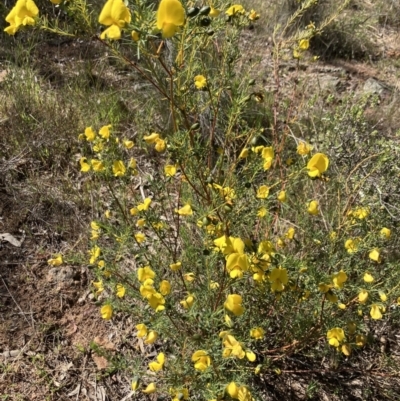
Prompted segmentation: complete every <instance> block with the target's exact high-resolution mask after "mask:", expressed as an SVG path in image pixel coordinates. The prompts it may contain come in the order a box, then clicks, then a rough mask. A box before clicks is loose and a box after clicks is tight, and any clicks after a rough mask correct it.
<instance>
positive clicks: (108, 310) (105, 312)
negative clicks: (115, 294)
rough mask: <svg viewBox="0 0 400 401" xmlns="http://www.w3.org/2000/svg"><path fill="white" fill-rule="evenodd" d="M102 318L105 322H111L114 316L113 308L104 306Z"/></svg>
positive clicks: (101, 311)
mask: <svg viewBox="0 0 400 401" xmlns="http://www.w3.org/2000/svg"><path fill="white" fill-rule="evenodd" d="M100 314H101V317H102V318H103V319H104V320H110V319H111V317H112V314H113V308H112V306H111V305H103V306H102V307H101V309H100Z"/></svg>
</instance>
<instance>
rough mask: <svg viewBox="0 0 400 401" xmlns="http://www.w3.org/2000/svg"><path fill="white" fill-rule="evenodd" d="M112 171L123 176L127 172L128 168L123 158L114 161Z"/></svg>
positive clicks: (117, 175)
mask: <svg viewBox="0 0 400 401" xmlns="http://www.w3.org/2000/svg"><path fill="white" fill-rule="evenodd" d="M112 171H113V174H114V176H115V177H122V176H123V175H125V173H126V168H125V165H124V162H123V161H122V160H117V161H115V162H114V163H113V166H112Z"/></svg>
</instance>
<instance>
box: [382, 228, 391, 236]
mask: <svg viewBox="0 0 400 401" xmlns="http://www.w3.org/2000/svg"><path fill="white" fill-rule="evenodd" d="M380 234H381V237H382V238H384V239H389V238H390V236H391V235H392V231H391V230H390V229H389V228H386V227H383V228H382V230H381V231H380Z"/></svg>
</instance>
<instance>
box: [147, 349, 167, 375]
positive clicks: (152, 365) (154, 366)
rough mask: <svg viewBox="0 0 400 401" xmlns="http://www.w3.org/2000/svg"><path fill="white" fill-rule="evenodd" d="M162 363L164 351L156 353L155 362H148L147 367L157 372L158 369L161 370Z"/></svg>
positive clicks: (163, 361)
mask: <svg viewBox="0 0 400 401" xmlns="http://www.w3.org/2000/svg"><path fill="white" fill-rule="evenodd" d="M164 363H165V355H164V353H162V352H160V353H159V354H158V355H157V362H156V361H153V362H150V363H149V368H150V370H151V371H153V372H158V371H159V370H161V369H162V368H163V366H164Z"/></svg>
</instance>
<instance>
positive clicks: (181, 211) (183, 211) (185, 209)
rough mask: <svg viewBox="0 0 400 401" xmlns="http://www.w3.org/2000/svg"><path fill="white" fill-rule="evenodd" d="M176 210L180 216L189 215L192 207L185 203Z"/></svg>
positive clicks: (191, 212)
mask: <svg viewBox="0 0 400 401" xmlns="http://www.w3.org/2000/svg"><path fill="white" fill-rule="evenodd" d="M176 212H177V213H178V214H179V215H180V216H191V215H192V214H193V210H192V207H191V206H190V205H189V204H188V203H186V205H185V206H183V207H181V208H180V209H178V210H176Z"/></svg>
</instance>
